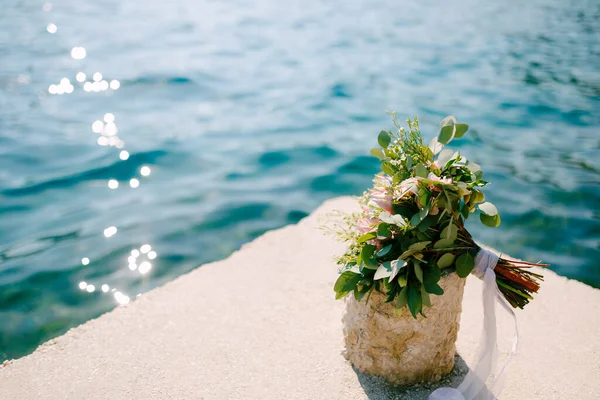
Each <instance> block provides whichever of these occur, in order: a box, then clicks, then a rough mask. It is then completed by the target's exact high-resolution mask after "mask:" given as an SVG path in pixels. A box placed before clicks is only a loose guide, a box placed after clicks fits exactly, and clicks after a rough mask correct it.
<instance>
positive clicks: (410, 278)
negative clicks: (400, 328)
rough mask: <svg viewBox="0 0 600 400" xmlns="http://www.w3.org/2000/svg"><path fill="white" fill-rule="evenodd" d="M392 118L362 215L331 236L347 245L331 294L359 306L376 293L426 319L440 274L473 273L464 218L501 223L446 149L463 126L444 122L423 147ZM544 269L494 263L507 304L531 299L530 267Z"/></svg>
mask: <svg viewBox="0 0 600 400" xmlns="http://www.w3.org/2000/svg"><path fill="white" fill-rule="evenodd" d="M391 115H392V120H393V122H394V124H395V125H396V127H397V128H398V131H397V132H392V131H381V132H380V133H379V136H378V142H379V146H380V147H377V148H374V149H372V150H371V154H372V155H373V156H375V157H377V158H378V159H379V160H381V170H382V172H381V173H380V174H378V175H376V176H375V179H374V181H373V183H374V184H373V187H372V188H371V189H370V190H369V191H368V192H365V193H364V195H363V196H362V198H361V200H360V204H361V206H362V211H361V212H360V213H355V214H352V215H348V216H346V217H345V221H344V222H345V225H344V226H343V227H342V228H341V229H338V232H337V233H338V234H339V236H340V238H341V239H342V240H344V241H347V242H348V244H349V246H348V250H347V252H346V253H345V254H344V255H342V256H341V257H339V258H338V260H337V261H338V263H339V264H341V265H342V268H341V271H340V272H341V274H340V276H339V278H338V280H337V281H336V283H335V285H334V290H335V293H336V298H338V299H339V298H342V297H344V296H346V295H348V294H349V293H351V292H352V293H353V295H354V297H355V298H356V300H358V301H360V300H361V299H362V298H364V297H365V296H367V299H368V296H369V295H370V294H371V293H372V291H373V290H376V291H378V292H381V293H383V294H384V295H385V296H387V302H391V303H393V305H394V308H395V309H397V310H399V309H401V308H403V307H408V308H409V310H410V312H411V314H412V316H413V317H414V318H416V317H417V315H418V314H419V313H420V314H422V315H423V316H425V313H426V307H427V306H430V304H431V303H430V297H431V295H443V293H444V291H443V289H442V288H441V287H440V286H439V285H438V282H439V280H440V278H441V276H442V275H446V274H450V273H454V272H455V273H456V274H457V275H458V276H459V277H461V278H465V277H467V276H468V275H469V274H470V273H471V272H472V271H473V268H474V267H475V265H476V257H477V254H478V252H479V251H480V247H479V246H478V245H477V244H476V243H475V241H474V240H473V238H472V237H471V235H470V234H469V232H468V231H467V230H466V229H465V225H464V224H465V221H466V220H467V218H469V216H471V215H472V214H479V220H480V221H481V223H483V224H484V225H486V226H488V227H497V226H498V225H500V221H501V219H500V214H499V213H498V210H497V208H496V207H495V206H494V205H493V204H492V203H491V202H489V201H486V198H485V195H484V194H483V192H482V190H481V189H482V188H483V187H484V186H485V185H486V184H487V183H488V182H487V181H486V180H484V176H483V171H482V170H481V168H480V166H479V165H477V164H475V163H474V162H472V161H470V160H468V159H466V158H465V157H464V156H463V155H461V154H460V152H458V151H453V150H450V149H445V148H444V146H445V145H447V144H448V143H450V142H451V141H452V140H454V139H459V138H461V137H462V136H463V135H464V134H465V133H466V132H467V130H468V128H469V127H468V125H467V124H463V123H458V122H457V121H456V119H455V118H454V117H452V116H450V117H447V118H445V119H444V120H443V121H442V122H441V124H440V131H439V134H438V136H437V137H435V138H434V139H433V140H432V141H431V142H430V143H429V145H425V144H424V143H423V139H422V137H421V133H420V131H419V121H418V120H417V119H416V118H415V119H413V120H410V119H409V120H408V121H407V122H408V129H404V128H403V127H401V126H400V125H399V123H398V121H397V118H396V114H395V113H392V114H391ZM338 228H339V226H338ZM542 265H545V264H539V263H528V262H525V261H516V260H510V259H507V258H504V257H500V258H499V259H498V261H497V263H496V265H495V267H494V272H495V274H496V283H497V286H498V289H499V290H500V291H501V293H502V294H503V296H504V297H505V298H506V300H507V301H508V303H510V305H512V306H513V307H518V308H523V307H524V306H525V305H526V304H527V303H528V302H529V301H530V300H531V299H532V294H534V293H536V292H537V291H538V289H539V280H541V279H542V276H541V275H539V274H537V273H534V272H533V271H531V270H530V269H529V268H530V267H532V266H542ZM473 272H474V273H477V271H473ZM479 273H480V274H482V273H483V271H479Z"/></svg>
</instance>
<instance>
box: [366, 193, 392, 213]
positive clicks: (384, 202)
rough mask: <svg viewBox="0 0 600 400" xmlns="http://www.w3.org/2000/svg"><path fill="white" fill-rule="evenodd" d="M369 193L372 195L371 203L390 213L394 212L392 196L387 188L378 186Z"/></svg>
mask: <svg viewBox="0 0 600 400" xmlns="http://www.w3.org/2000/svg"><path fill="white" fill-rule="evenodd" d="M369 193H370V195H371V201H370V202H369V203H370V204H371V205H374V206H377V207H379V208H381V209H382V210H384V211H387V212H389V213H390V214H392V213H393V212H394V211H393V209H392V196H391V195H390V194H388V192H387V190H385V189H384V188H377V187H376V188H374V189H371V190H370V192H369Z"/></svg>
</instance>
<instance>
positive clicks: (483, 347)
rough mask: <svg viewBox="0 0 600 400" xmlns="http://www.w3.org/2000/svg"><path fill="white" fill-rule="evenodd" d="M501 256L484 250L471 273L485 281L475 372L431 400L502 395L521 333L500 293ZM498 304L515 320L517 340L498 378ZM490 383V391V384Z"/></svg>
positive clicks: (487, 399)
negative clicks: (497, 267)
mask: <svg viewBox="0 0 600 400" xmlns="http://www.w3.org/2000/svg"><path fill="white" fill-rule="evenodd" d="M498 259H499V258H498V256H497V255H496V254H494V253H492V252H491V251H489V250H486V249H481V250H479V252H478V253H477V255H476V256H475V268H474V269H473V271H472V272H471V273H472V274H473V275H475V276H477V277H478V278H479V279H481V280H482V281H483V292H482V297H483V332H482V335H481V339H480V342H479V351H478V353H479V355H478V357H477V362H476V364H475V367H474V368H473V369H469V373H468V374H467V376H465V379H464V380H463V382H462V383H461V384H460V385H459V386H458V388H456V389H454V388H448V387H444V388H439V389H437V390H436V391H434V392H433V393H432V394H431V395H430V396H429V399H428V400H494V399H496V398H497V396H498V395H499V394H500V392H501V391H502V387H503V386H504V381H505V379H506V368H507V366H508V364H509V363H510V361H511V360H512V358H513V356H514V355H515V354H516V353H517V344H518V342H519V331H518V328H517V317H516V315H515V313H514V312H513V310H512V309H511V307H510V305H509V304H508V302H507V301H506V300H505V298H504V296H503V295H502V293H501V292H500V290H499V289H498V285H497V284H496V274H495V273H494V268H495V267H496V264H497V263H498ZM496 301H497V302H498V303H500V305H501V306H502V307H503V308H504V309H505V310H506V311H507V312H508V313H509V314H510V315H512V317H513V320H514V323H515V336H514V342H513V347H512V350H511V352H510V355H509V357H508V359H507V360H506V362H505V364H504V365H503V366H502V369H500V372H499V373H498V374H497V375H494V372H495V370H494V365H495V361H496V356H497V352H498V332H497V329H496V309H495V303H496ZM487 381H489V387H487V386H486V382H487Z"/></svg>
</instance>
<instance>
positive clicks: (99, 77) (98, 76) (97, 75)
mask: <svg viewBox="0 0 600 400" xmlns="http://www.w3.org/2000/svg"><path fill="white" fill-rule="evenodd" d="M92 79H93V80H94V82H100V81H101V80H102V74H101V73H100V72H95V73H94V75H93V76H92Z"/></svg>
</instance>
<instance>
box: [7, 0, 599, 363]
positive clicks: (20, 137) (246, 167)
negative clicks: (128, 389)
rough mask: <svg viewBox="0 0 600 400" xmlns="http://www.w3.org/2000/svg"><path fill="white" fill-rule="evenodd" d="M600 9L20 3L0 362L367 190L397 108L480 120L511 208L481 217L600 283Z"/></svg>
mask: <svg viewBox="0 0 600 400" xmlns="http://www.w3.org/2000/svg"><path fill="white" fill-rule="evenodd" d="M491 21H492V22H491ZM598 21H600V4H599V3H598V2H597V1H589V0H587V1H582V2H579V3H577V4H565V3H564V2H560V1H558V0H549V1H548V0H533V1H529V2H522V1H519V2H517V1H514V0H509V1H508V2H478V1H475V0H464V1H449V2H438V3H436V4H429V3H419V2H409V3H407V2H404V3H398V4H391V3H390V2H383V1H379V0H374V1H373V0H372V1H365V0H357V1H345V2H341V1H329V2H306V1H295V0H294V1H291V2H278V1H271V0H258V1H246V0H241V1H237V2H235V4H233V3H230V2H215V1H205V0H200V1H196V2H191V1H187V0H173V1H170V2H136V1H128V2H115V1H112V0H100V1H97V2H76V1H73V0H64V1H61V2H46V3H43V2H33V3H32V2H26V3H23V4H21V3H18V4H17V3H14V4H13V3H11V2H9V3H7V4H5V5H4V6H3V8H2V12H1V13H0V26H2V30H0V56H1V60H2V62H1V63H0V320H2V322H3V323H2V325H0V359H2V358H12V357H18V356H21V355H23V354H26V353H27V352H30V351H32V350H33V349H34V348H35V347H36V346H37V345H38V344H40V343H41V342H43V341H45V340H47V339H49V338H51V337H54V336H57V335H59V334H61V333H63V332H65V331H66V330H67V329H68V328H69V327H72V326H75V325H78V324H80V323H82V322H84V321H86V320H88V319H90V318H94V317H96V316H98V315H100V314H102V313H103V312H106V311H108V310H110V309H112V308H113V307H115V306H117V305H125V304H128V303H129V302H131V301H133V300H134V299H135V298H137V297H138V296H139V295H143V293H145V292H147V291H148V290H150V289H152V288H154V287H156V286H158V285H161V284H164V283H166V282H167V281H169V280H172V279H174V278H175V277H176V276H179V275H181V274H183V273H186V272H188V271H190V270H191V269H193V268H194V267H196V266H198V265H201V264H203V263H206V262H210V261H214V260H217V259H221V258H224V257H227V256H228V255H229V254H231V252H232V251H234V250H235V249H237V248H239V246H241V244H243V243H245V242H247V241H249V240H252V239H253V238H255V237H257V236H258V235H260V234H262V233H263V232H264V231H266V230H268V229H273V228H277V227H280V226H283V225H286V224H288V223H294V222H297V221H298V220H299V219H301V218H302V217H304V216H306V215H307V214H308V213H309V212H310V211H311V210H313V209H314V208H315V207H316V206H318V205H319V204H320V203H321V202H322V201H323V200H325V199H327V198H330V197H334V196H338V195H345V194H359V193H360V191H361V190H362V189H364V188H365V187H367V185H369V183H370V179H371V175H372V174H373V173H374V172H376V169H377V162H376V160H374V159H372V158H371V157H369V156H368V150H369V149H370V148H371V147H372V146H373V145H375V135H376V133H377V132H379V130H380V129H382V128H384V127H391V123H390V121H389V119H388V118H387V116H386V115H385V110H386V109H390V110H396V111H397V112H398V113H399V115H406V116H411V115H413V114H417V115H418V116H419V117H420V120H421V122H422V125H423V132H424V133H425V135H426V136H427V137H430V136H431V135H433V134H435V131H436V125H437V123H438V122H439V120H440V119H441V118H442V117H444V116H445V115H446V114H449V113H452V114H454V115H456V116H457V117H458V118H459V119H460V120H463V121H465V122H468V123H469V124H470V125H471V127H472V134H471V132H469V133H470V135H468V137H466V138H465V139H464V141H463V143H462V144H460V150H461V152H464V153H466V155H467V156H468V157H469V158H471V159H473V160H475V161H477V162H478V163H479V164H481V165H482V167H483V168H484V170H485V171H486V172H487V173H488V174H489V179H490V180H491V181H492V182H493V183H492V185H490V186H489V188H488V190H487V191H486V194H487V196H488V198H489V199H490V200H491V201H493V202H494V203H495V204H496V205H498V207H499V209H500V211H501V213H502V217H503V224H502V226H501V227H500V228H498V229H497V230H484V229H481V228H476V227H474V228H473V229H476V230H477V232H475V234H476V235H477V236H478V237H480V238H481V239H482V242H484V243H486V244H489V245H491V246H494V247H497V248H499V249H501V250H502V251H504V252H506V253H508V254H512V255H515V256H517V257H522V258H527V259H530V260H534V261H537V260H540V259H543V260H545V261H548V262H550V263H552V264H553V267H552V268H553V269H554V270H555V271H557V272H558V273H561V274H563V275H566V276H569V277H572V278H575V279H579V280H582V281H584V282H586V283H588V284H591V285H595V286H600V266H599V265H598V263H597V260H598V259H600V254H599V247H600V245H599V243H600V227H599V221H600V211H599V208H598V207H599V204H600V193H599V189H598V183H599V182H600V169H599V168H598V167H597V161H596V160H598V159H600V154H599V153H600V152H599V147H600V142H599V141H600V137H599V135H598V129H599V127H600V100H599V98H600V72H599V68H598V66H599V65H600V47H599V46H600V43H599V41H598V40H597V38H598V35H599V26H600V24H599V23H598ZM458 144H459V142H457V145H458ZM306 251H309V250H306Z"/></svg>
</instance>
